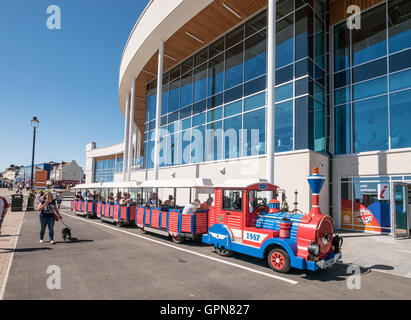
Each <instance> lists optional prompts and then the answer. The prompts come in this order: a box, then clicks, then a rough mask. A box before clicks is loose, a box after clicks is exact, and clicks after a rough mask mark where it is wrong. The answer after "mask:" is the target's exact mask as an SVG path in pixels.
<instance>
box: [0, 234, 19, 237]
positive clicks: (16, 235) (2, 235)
mask: <svg viewBox="0 0 411 320" xmlns="http://www.w3.org/2000/svg"><path fill="white" fill-rule="evenodd" d="M19 236H20V235H19V234H1V235H0V238H2V237H19Z"/></svg>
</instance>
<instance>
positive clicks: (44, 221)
mask: <svg viewBox="0 0 411 320" xmlns="http://www.w3.org/2000/svg"><path fill="white" fill-rule="evenodd" d="M37 210H38V211H40V243H43V242H44V240H43V238H44V233H45V232H46V227H48V229H49V238H50V243H51V244H55V242H54V221H55V220H54V214H56V215H57V216H58V217H59V218H60V219H61V215H60V212H59V210H58V208H57V205H56V202H55V201H54V199H53V195H52V194H51V193H50V192H49V193H47V194H46V195H45V196H44V199H43V200H42V201H41V202H40V203H39V206H38V208H37Z"/></svg>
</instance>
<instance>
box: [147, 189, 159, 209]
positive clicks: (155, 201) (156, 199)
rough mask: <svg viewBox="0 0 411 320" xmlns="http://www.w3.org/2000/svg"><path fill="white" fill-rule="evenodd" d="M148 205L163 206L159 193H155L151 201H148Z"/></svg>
mask: <svg viewBox="0 0 411 320" xmlns="http://www.w3.org/2000/svg"><path fill="white" fill-rule="evenodd" d="M147 205H148V206H149V207H157V206H161V200H159V199H158V196H157V193H155V192H153V193H152V194H151V197H150V199H148V203H147Z"/></svg>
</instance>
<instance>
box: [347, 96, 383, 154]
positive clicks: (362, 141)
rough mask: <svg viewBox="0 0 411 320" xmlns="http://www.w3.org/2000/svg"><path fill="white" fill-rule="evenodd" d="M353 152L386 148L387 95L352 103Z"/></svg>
mask: <svg viewBox="0 0 411 320" xmlns="http://www.w3.org/2000/svg"><path fill="white" fill-rule="evenodd" d="M353 116H354V119H353V120H354V152H364V151H372V150H386V149H388V126H387V124H388V119H387V118H388V103H387V96H382V97H378V98H374V99H368V100H364V101H360V102H356V103H354V112H353Z"/></svg>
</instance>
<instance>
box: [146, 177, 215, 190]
mask: <svg viewBox="0 0 411 320" xmlns="http://www.w3.org/2000/svg"><path fill="white" fill-rule="evenodd" d="M138 187H139V188H210V189H212V188H214V186H213V183H212V182H211V179H208V178H198V179H171V180H146V181H143V182H142V183H141V184H140V185H139V186H138Z"/></svg>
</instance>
